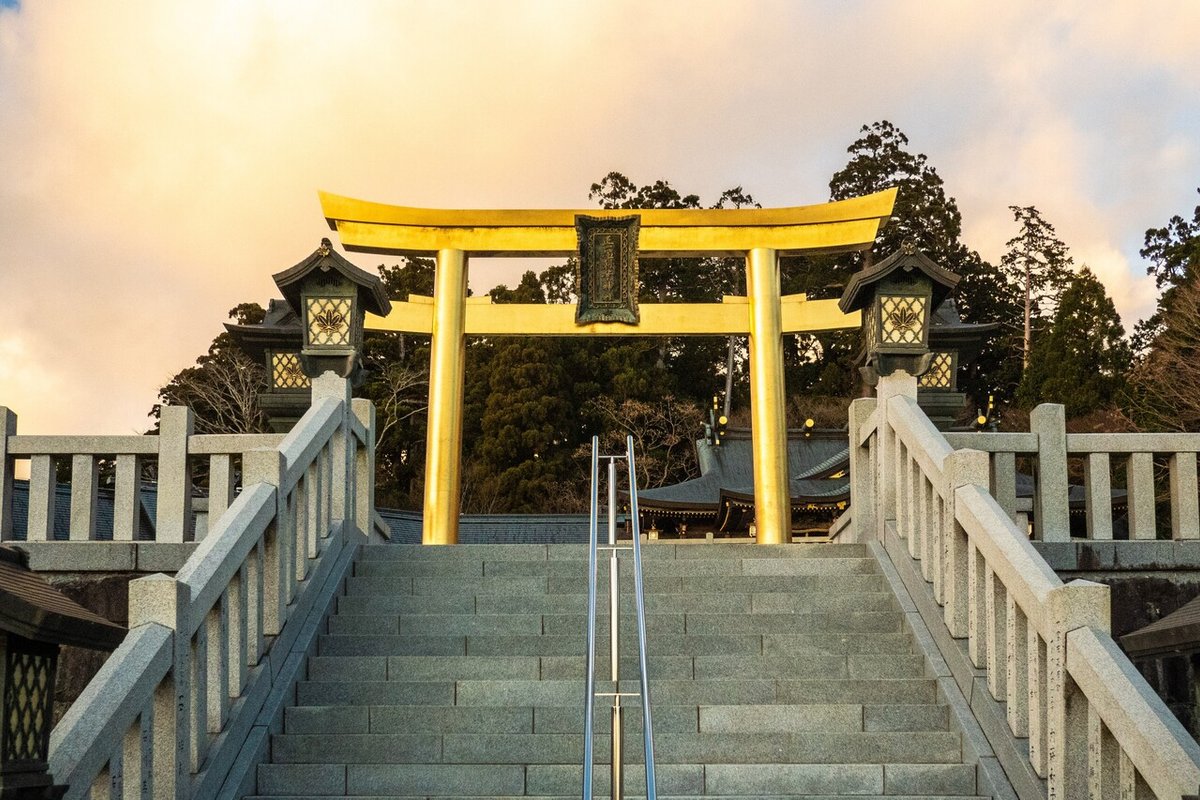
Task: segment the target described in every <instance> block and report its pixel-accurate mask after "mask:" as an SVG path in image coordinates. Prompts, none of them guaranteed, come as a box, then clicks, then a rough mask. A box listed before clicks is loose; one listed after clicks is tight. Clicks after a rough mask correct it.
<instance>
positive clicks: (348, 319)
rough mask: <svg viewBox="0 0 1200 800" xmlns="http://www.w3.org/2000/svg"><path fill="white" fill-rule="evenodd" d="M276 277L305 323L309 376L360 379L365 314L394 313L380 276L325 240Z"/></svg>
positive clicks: (303, 354) (303, 358)
mask: <svg viewBox="0 0 1200 800" xmlns="http://www.w3.org/2000/svg"><path fill="white" fill-rule="evenodd" d="M272 277H273V278H274V280H275V285H276V286H278V287H279V291H281V292H283V296H284V298H285V299H286V300H287V302H288V305H289V306H291V308H292V311H294V312H295V313H296V315H297V316H298V317H299V318H300V329H301V337H302V338H301V349H300V355H299V359H300V366H301V368H302V369H303V371H304V374H305V375H307V376H308V377H310V378H315V377H317V376H318V375H320V374H321V373H323V372H326V371H333V372H335V373H337V374H338V375H339V376H341V377H343V378H350V379H352V380H353V379H355V378H356V377H357V376H358V374H359V371H360V368H361V359H360V351H361V347H362V332H363V318H364V316H365V315H366V312H370V313H372V314H378V315H380V316H386V315H387V313H388V312H389V311H391V308H392V304H391V302H390V301H389V300H388V297H387V293H386V292H385V291H384V288H383V281H382V280H380V278H379V276H378V275H372V274H371V273H369V272H365V271H363V270H361V269H359V268H358V267H356V266H354V265H353V264H351V263H350V262H349V261H347V260H346V259H345V258H343V257H342V256H341V254H339V253H338V252H337V251H335V250H334V249H333V245H332V244H331V243H330V241H329V240H328V239H322V240H321V246H320V247H318V248H317V249H316V250H315V251H313V253H312V255H310V256H309V257H308V258H306V259H304V260H303V261H301V262H300V263H299V264H297V265H296V266H294V267H292V268H291V269H288V270H284V271H283V272H279V273H276V274H275V275H274V276H272ZM274 367H275V365H274V364H272V365H271V368H272V372H271V374H272V375H274V374H275V372H274Z"/></svg>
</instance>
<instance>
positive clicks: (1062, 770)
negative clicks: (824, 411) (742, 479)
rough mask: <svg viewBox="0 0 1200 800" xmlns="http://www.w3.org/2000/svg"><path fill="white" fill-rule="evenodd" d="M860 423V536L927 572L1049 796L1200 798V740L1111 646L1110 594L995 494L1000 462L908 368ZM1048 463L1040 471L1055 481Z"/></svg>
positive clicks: (855, 427)
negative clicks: (1063, 571) (944, 419)
mask: <svg viewBox="0 0 1200 800" xmlns="http://www.w3.org/2000/svg"><path fill="white" fill-rule="evenodd" d="M1043 408H1044V407H1043ZM1043 413H1048V412H1043ZM850 426H851V427H850V436H851V484H852V491H853V498H852V500H853V506H852V507H853V510H854V513H853V516H852V521H851V525H852V528H853V531H852V536H853V538H856V539H858V540H861V541H869V540H881V541H884V542H885V544H887V545H889V546H888V552H889V554H892V553H895V554H897V555H899V554H904V555H906V556H907V558H908V559H910V560H911V563H912V564H913V565H914V568H915V569H916V570H919V574H920V576H921V577H922V578H923V579H924V582H925V584H926V586H925V589H926V591H928V592H929V593H930V594H931V595H932V598H933V600H934V601H935V602H936V604H937V606H940V608H941V612H942V619H941V623H940V624H943V625H944V626H945V628H946V630H947V631H948V633H949V637H952V638H953V639H956V640H960V642H959V644H960V645H965V651H966V656H967V657H968V658H969V661H970V664H971V665H973V666H974V667H975V668H976V669H977V670H983V672H984V673H985V674H986V692H987V693H988V694H989V695H990V697H991V699H992V700H994V701H996V703H998V704H1000V707H1001V708H1002V709H1003V716H1004V720H1005V721H1006V723H1007V728H1008V732H1009V733H1010V734H1011V736H1012V737H1016V738H1017V739H1019V740H1022V741H1023V742H1024V743H1025V744H1026V745H1027V753H1028V761H1029V764H1030V765H1031V767H1032V769H1033V771H1034V772H1035V773H1036V775H1037V776H1038V777H1039V778H1043V779H1045V781H1046V790H1047V794H1048V796H1049V797H1052V798H1061V797H1067V796H1072V797H1073V796H1085V794H1087V795H1088V796H1091V797H1100V798H1106V797H1121V798H1125V797H1135V796H1136V797H1141V796H1146V795H1147V794H1150V795H1151V796H1155V797H1162V798H1168V797H1169V798H1178V797H1180V796H1181V795H1183V794H1190V793H1193V792H1195V790H1196V787H1197V786H1198V785H1200V746H1197V744H1196V742H1195V741H1194V740H1193V739H1192V738H1191V737H1190V736H1189V735H1188V734H1187V732H1186V731H1185V730H1184V729H1183V727H1182V726H1181V725H1180V724H1179V722H1178V721H1177V720H1176V719H1175V718H1174V717H1173V716H1172V715H1171V713H1170V712H1169V711H1168V710H1167V708H1166V706H1165V705H1164V704H1163V703H1162V701H1161V700H1160V699H1159V698H1158V697H1157V696H1156V695H1155V694H1154V692H1153V691H1152V690H1151V689H1150V687H1149V686H1148V685H1147V684H1146V682H1145V680H1144V679H1143V678H1142V677H1141V676H1140V675H1139V674H1138V673H1137V671H1136V670H1135V669H1134V668H1133V666H1132V664H1130V662H1129V661H1128V659H1127V658H1126V657H1125V656H1124V655H1123V654H1122V653H1121V651H1120V650H1119V648H1118V647H1117V646H1116V644H1115V643H1114V642H1113V640H1112V637H1111V636H1110V635H1109V631H1110V628H1109V594H1108V588H1107V587H1106V586H1102V585H1100V584H1095V583H1091V582H1088V581H1078V580H1077V581H1072V582H1070V583H1068V584H1064V583H1063V582H1062V581H1061V580H1060V579H1059V578H1058V576H1057V575H1056V574H1055V573H1054V571H1053V570H1052V569H1051V568H1050V567H1049V566H1048V565H1047V563H1046V562H1045V561H1044V560H1043V558H1042V557H1041V556H1040V555H1039V554H1038V552H1037V551H1036V550H1035V549H1034V547H1033V545H1032V544H1031V543H1030V541H1029V537H1028V534H1027V531H1025V530H1022V529H1019V528H1018V527H1017V526H1016V525H1015V524H1014V521H1013V517H1012V509H1011V508H1005V507H1004V506H1003V505H1002V504H1001V503H1000V502H998V501H997V498H996V497H994V496H993V494H992V481H993V473H994V456H993V457H991V458H990V457H989V453H987V452H983V451H981V450H975V449H964V450H955V449H954V448H953V447H952V446H951V443H950V441H948V438H949V437H947V436H944V435H943V434H942V433H941V432H939V431H938V430H937V429H936V428H935V427H934V426H933V424H932V423H931V422H930V421H929V419H928V417H926V416H925V414H924V413H923V412H922V411H921V409H920V408H919V407H918V406H917V403H916V381H915V380H914V379H913V378H911V377H909V376H907V375H904V374H903V373H898V374H896V375H893V376H891V377H888V378H884V379H882V380H881V381H880V384H879V388H878V400H876V399H862V400H856V401H855V402H854V404H853V405H852V407H851V413H850ZM1028 435H1029V434H1020V435H1019V436H1022V437H1024V436H1028ZM1000 436H1005V435H1004V434H1001V435H1000ZM954 441H955V442H956V443H958V442H961V441H962V440H961V439H956V440H954ZM993 441H998V440H993ZM1124 441H1125V442H1129V441H1130V440H1124ZM1015 444H1021V442H1020V441H1017V442H1015ZM1013 445H1014V442H1013V440H1012V439H1011V438H1010V439H1009V440H1008V441H1005V442H1004V445H1003V447H1013ZM1077 446H1079V447H1081V448H1082V447H1086V446H1094V445H1092V444H1091V442H1089V441H1087V440H1084V441H1083V442H1080V443H1079V444H1078V445H1077ZM1125 446H1127V447H1131V446H1132V445H1129V444H1126V445H1125ZM1141 447H1145V448H1147V449H1154V448H1155V447H1157V440H1155V441H1149V440H1147V442H1146V444H1144V445H1141ZM994 452H1010V453H1011V452H1019V451H1018V450H1017V449H1016V447H1013V449H1012V450H1007V451H1005V450H1002V449H1000V448H997V449H996V450H994V451H993V453H994ZM1049 467H1050V463H1049V462H1048V461H1043V462H1042V463H1041V465H1040V477H1042V478H1043V481H1044V483H1045V485H1047V486H1053V485H1056V484H1055V481H1058V480H1059V479H1058V477H1057V476H1055V477H1054V478H1052V479H1051V478H1050V476H1048V475H1047V471H1048V469H1049ZM1063 470H1064V473H1065V463H1064V464H1063ZM1061 484H1062V485H1065V474H1064V476H1063V477H1062V480H1061ZM892 542H895V543H896V546H895V547H894V548H893V547H891V546H890V543H892ZM894 557H895V556H894ZM927 622H928V621H927ZM968 691H969V690H968ZM974 705H975V704H974V702H973V703H972V706H974ZM1088 793H1090V794H1088Z"/></svg>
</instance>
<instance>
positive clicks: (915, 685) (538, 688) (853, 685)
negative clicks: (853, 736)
mask: <svg viewBox="0 0 1200 800" xmlns="http://www.w3.org/2000/svg"><path fill="white" fill-rule="evenodd" d="M621 688H622V691H636V690H637V682H636V681H622V682H621ZM581 689H582V687H581V686H580V682H579V681H577V680H492V681H488V680H459V681H454V680H441V681H311V680H307V681H299V682H297V684H296V702H297V704H298V705H430V706H442V705H459V706H568V707H569V706H575V705H578V704H579V703H580V696H581ZM650 696H651V699H652V700H653V702H654V703H656V704H664V705H696V706H701V705H714V704H724V705H747V704H748V705H761V704H768V703H783V704H787V705H791V704H806V703H868V704H872V705H876V704H929V703H933V702H935V697H936V686H935V684H934V682H933V681H931V680H928V679H921V678H889V679H832V678H829V679H823V678H815V679H807V680H779V679H774V678H757V679H743V678H740V677H736V678H717V679H704V680H659V681H656V682H655V685H654V686H652V687H651V695H650ZM323 701H324V702H323Z"/></svg>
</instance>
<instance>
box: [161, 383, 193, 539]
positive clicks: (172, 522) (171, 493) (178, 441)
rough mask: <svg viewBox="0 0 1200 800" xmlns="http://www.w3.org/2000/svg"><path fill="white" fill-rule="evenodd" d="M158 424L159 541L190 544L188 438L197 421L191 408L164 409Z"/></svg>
mask: <svg viewBox="0 0 1200 800" xmlns="http://www.w3.org/2000/svg"><path fill="white" fill-rule="evenodd" d="M159 413H160V416H159V421H158V514H157V517H158V518H157V519H156V520H155V524H154V530H155V537H154V538H155V539H156V540H157V541H160V542H186V541H189V540H190V539H191V538H192V532H193V531H192V467H191V461H190V460H189V459H188V437H189V436H191V435H192V434H193V433H194V432H195V427H196V418H195V415H194V414H192V410H191V409H190V408H188V407H187V406H162V407H161V409H160V412H159Z"/></svg>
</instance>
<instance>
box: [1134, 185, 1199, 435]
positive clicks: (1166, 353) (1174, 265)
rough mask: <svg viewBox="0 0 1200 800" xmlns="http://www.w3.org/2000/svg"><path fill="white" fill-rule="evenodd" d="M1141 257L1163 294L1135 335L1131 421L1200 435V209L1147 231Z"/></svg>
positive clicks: (1160, 428) (1159, 428)
mask: <svg viewBox="0 0 1200 800" xmlns="http://www.w3.org/2000/svg"><path fill="white" fill-rule="evenodd" d="M1141 254H1142V256H1143V257H1144V258H1147V259H1149V260H1150V265H1149V267H1147V270H1146V271H1147V272H1148V273H1149V274H1151V275H1153V276H1154V279H1155V283H1156V284H1157V285H1158V287H1159V288H1160V289H1162V294H1161V295H1160V297H1159V299H1158V307H1157V308H1156V309H1155V312H1154V314H1153V315H1152V316H1151V317H1150V318H1149V319H1146V320H1143V321H1142V322H1140V323H1138V325H1137V328H1136V330H1135V333H1134V342H1135V346H1136V348H1137V349H1138V351H1139V353H1140V358H1139V360H1138V363H1137V364H1136V365H1135V367H1134V369H1133V370H1132V372H1131V375H1130V391H1129V398H1128V404H1129V411H1130V415H1131V416H1132V417H1133V419H1134V422H1135V423H1136V424H1137V425H1138V426H1139V427H1141V428H1143V429H1149V430H1166V431H1196V430H1200V206H1197V207H1196V209H1195V211H1194V212H1193V215H1192V219H1191V220H1190V221H1189V220H1186V219H1184V218H1183V217H1182V216H1179V215H1175V216H1173V217H1171V219H1170V221H1168V223H1167V224H1166V225H1165V226H1163V227H1161V228H1151V229H1150V230H1148V231H1146V239H1145V247H1144V248H1143V249H1142V251H1141Z"/></svg>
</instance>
